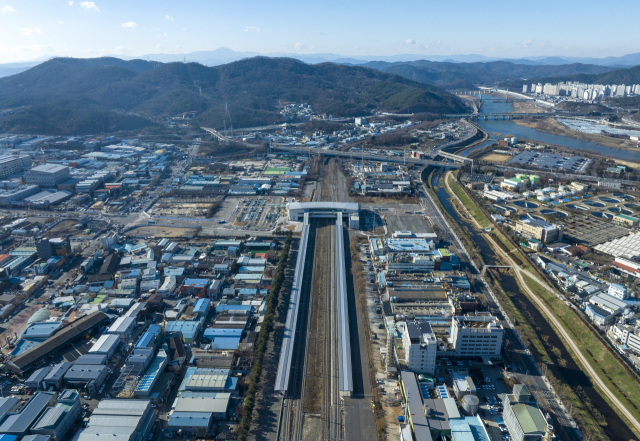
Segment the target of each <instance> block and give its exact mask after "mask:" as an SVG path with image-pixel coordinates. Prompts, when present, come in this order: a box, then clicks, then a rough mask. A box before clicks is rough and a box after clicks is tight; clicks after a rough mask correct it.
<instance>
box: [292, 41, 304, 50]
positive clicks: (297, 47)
mask: <svg viewBox="0 0 640 441" xmlns="http://www.w3.org/2000/svg"><path fill="white" fill-rule="evenodd" d="M293 47H295V48H296V49H306V48H307V45H306V44H302V43H300V42H297V43H296V44H294V45H293Z"/></svg>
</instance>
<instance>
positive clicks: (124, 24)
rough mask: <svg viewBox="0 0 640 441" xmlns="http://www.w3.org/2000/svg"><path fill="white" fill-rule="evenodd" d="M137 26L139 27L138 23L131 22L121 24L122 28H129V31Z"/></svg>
mask: <svg viewBox="0 0 640 441" xmlns="http://www.w3.org/2000/svg"><path fill="white" fill-rule="evenodd" d="M138 26H140V25H139V24H138V23H134V22H132V21H128V22H126V23H122V27H123V28H131V29H133V28H137V27H138Z"/></svg>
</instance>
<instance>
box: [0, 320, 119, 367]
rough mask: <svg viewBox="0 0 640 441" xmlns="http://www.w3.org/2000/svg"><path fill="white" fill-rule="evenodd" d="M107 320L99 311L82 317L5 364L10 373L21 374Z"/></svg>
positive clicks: (82, 337)
mask: <svg viewBox="0 0 640 441" xmlns="http://www.w3.org/2000/svg"><path fill="white" fill-rule="evenodd" d="M108 320H109V316H108V315H106V314H105V313H103V312H100V311H98V312H94V313H92V314H89V315H87V316H85V317H82V318H81V319H78V320H76V321H74V322H73V323H71V324H70V325H68V326H66V327H64V328H62V329H61V330H60V331H58V332H57V333H56V334H54V335H53V336H52V337H50V338H48V339H47V340H45V341H44V342H42V344H40V345H38V346H36V347H34V348H31V349H29V350H27V351H25V352H24V353H22V354H20V355H19V356H17V357H15V358H14V359H12V360H11V361H9V362H8V363H7V367H8V368H9V370H11V371H12V372H15V373H18V374H23V373H25V372H27V371H28V370H29V369H31V368H32V367H33V366H34V365H35V364H37V363H38V362H39V361H40V360H42V359H43V358H44V357H46V356H47V355H49V354H50V353H52V352H54V351H55V350H57V349H59V348H62V347H64V346H66V345H68V344H71V343H73V342H74V341H76V340H79V339H84V338H85V337H84V336H85V335H86V334H87V333H91V332H92V331H93V330H94V329H97V328H98V327H100V326H102V325H103V324H104V323H106V322H107V321H108Z"/></svg>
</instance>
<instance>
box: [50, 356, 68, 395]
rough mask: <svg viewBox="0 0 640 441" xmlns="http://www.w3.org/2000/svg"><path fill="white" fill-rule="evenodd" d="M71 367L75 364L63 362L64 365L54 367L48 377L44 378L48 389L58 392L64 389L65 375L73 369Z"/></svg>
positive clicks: (59, 364)
mask: <svg viewBox="0 0 640 441" xmlns="http://www.w3.org/2000/svg"><path fill="white" fill-rule="evenodd" d="M71 366H73V363H70V362H68V361H63V362H62V363H58V364H56V365H55V366H53V367H52V368H51V370H50V371H49V373H48V374H47V376H46V377H44V382H45V384H46V386H47V388H50V387H52V388H54V389H56V390H60V389H61V388H62V383H63V380H64V374H66V373H67V371H68V370H69V369H71Z"/></svg>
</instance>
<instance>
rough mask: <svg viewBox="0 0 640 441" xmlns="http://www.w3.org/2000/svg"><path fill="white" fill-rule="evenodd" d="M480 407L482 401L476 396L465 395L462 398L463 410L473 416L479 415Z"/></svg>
mask: <svg viewBox="0 0 640 441" xmlns="http://www.w3.org/2000/svg"><path fill="white" fill-rule="evenodd" d="M479 406H480V400H479V399H478V397H476V396H475V395H465V396H464V397H462V409H464V411H465V412H467V414H469V415H471V416H476V415H477V414H478V407H479Z"/></svg>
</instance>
